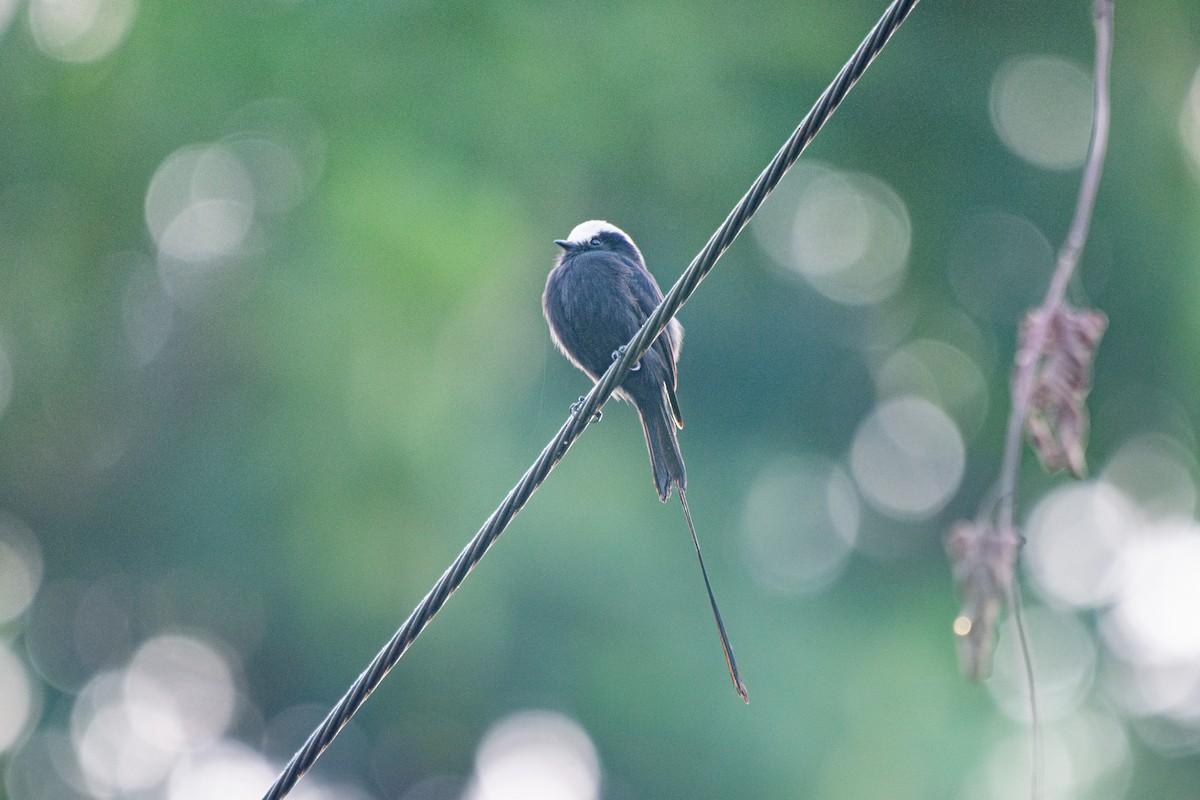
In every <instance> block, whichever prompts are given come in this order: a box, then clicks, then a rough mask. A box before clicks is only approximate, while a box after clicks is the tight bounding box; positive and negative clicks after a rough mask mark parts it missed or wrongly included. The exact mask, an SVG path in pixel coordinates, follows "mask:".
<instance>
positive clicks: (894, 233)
mask: <svg viewBox="0 0 1200 800" xmlns="http://www.w3.org/2000/svg"><path fill="white" fill-rule="evenodd" d="M760 216H761V221H760V222H758V223H756V224H755V225H754V227H753V230H754V231H755V234H756V236H757V237H758V240H759V242H760V244H762V246H763V248H764V249H765V250H766V251H767V253H768V254H769V255H770V256H771V257H772V259H773V260H774V261H775V262H776V263H777V264H778V265H779V266H780V267H781V268H782V271H783V272H784V274H787V275H790V276H794V277H799V278H802V279H803V280H804V281H805V282H807V284H808V285H809V286H811V287H812V288H813V289H814V290H816V291H817V292H819V293H820V294H822V295H824V296H825V297H827V298H829V299H830V300H833V301H835V302H838V303H843V304H847V305H871V304H875V303H879V302H881V301H882V300H885V299H887V298H888V297H890V296H891V295H892V294H893V293H895V291H896V290H897V289H899V288H900V286H901V285H902V284H903V282H904V278H905V276H906V274H907V271H908V257H909V251H910V249H911V245H912V225H911V222H910V220H909V215H908V209H907V206H906V205H905V203H904V201H903V200H902V199H901V198H900V196H899V195H898V194H897V193H896V192H895V190H893V189H892V188H891V187H890V186H888V185H887V184H886V183H884V182H883V181H881V180H879V179H878V178H876V177H874V176H872V175H867V174H864V173H858V172H848V171H843V170H837V169H833V168H831V167H828V166H825V165H822V164H819V163H816V162H807V163H804V164H800V165H797V166H796V167H795V168H794V169H793V170H792V172H791V174H790V175H789V176H788V177H787V178H786V179H785V180H784V181H783V182H782V183H781V184H780V186H779V188H778V189H776V191H775V192H774V194H773V195H772V199H771V201H770V205H769V206H766V207H764V210H763V213H762V214H761V215H760Z"/></svg>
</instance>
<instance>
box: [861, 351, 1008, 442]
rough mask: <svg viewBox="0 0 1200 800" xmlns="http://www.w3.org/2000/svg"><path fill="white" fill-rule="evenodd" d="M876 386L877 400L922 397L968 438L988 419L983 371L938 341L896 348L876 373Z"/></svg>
mask: <svg viewBox="0 0 1200 800" xmlns="http://www.w3.org/2000/svg"><path fill="white" fill-rule="evenodd" d="M875 385H876V388H877V390H878V391H877V394H878V395H879V396H880V397H894V396H898V395H905V394H908V395H916V396H919V397H924V398H925V399H926V400H929V401H930V402H932V403H934V404H936V405H937V406H938V407H939V408H942V409H943V410H945V411H946V412H947V413H949V414H950V415H951V416H953V417H954V420H955V422H957V423H958V426H959V428H960V430H963V431H964V432H969V433H971V434H973V433H974V432H975V431H977V430H978V429H979V427H980V425H982V424H983V420H984V417H985V416H986V415H987V406H988V402H987V401H988V397H987V379H986V378H985V377H984V374H983V370H982V369H980V367H979V365H978V364H977V363H976V362H975V360H974V359H973V358H971V357H970V356H968V355H967V354H966V353H964V352H963V351H962V350H960V349H958V348H957V347H955V346H954V345H952V344H949V343H947V342H943V341H940V340H937V339H918V340H916V341H912V342H908V343H907V344H905V345H902V346H901V347H899V348H897V349H896V350H895V351H894V352H893V353H892V354H891V355H890V356H888V359H887V361H885V362H884V363H883V364H882V365H881V366H880V367H879V369H878V370H877V371H876V373H875Z"/></svg>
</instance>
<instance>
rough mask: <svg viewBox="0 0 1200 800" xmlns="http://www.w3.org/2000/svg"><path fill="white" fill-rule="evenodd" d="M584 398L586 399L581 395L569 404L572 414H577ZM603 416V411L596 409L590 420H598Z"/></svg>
mask: <svg viewBox="0 0 1200 800" xmlns="http://www.w3.org/2000/svg"><path fill="white" fill-rule="evenodd" d="M584 400H587V398H586V397H583V396H582V395H581V396H580V398H579V399H578V400H576V401H575V402H574V403H572V404H571V413H572V414H576V415H577V414H579V409H581V408H582V407H583V401H584ZM603 417H604V413H603V412H602V411H600V409H596V413H595V414H592V418H591V420H590V422H599V421H600V420H601V419H602V418H603Z"/></svg>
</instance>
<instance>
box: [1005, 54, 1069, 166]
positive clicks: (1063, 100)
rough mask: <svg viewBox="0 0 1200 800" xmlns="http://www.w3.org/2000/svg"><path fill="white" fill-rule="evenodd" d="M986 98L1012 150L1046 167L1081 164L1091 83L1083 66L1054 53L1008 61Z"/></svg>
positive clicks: (1026, 159)
mask: <svg viewBox="0 0 1200 800" xmlns="http://www.w3.org/2000/svg"><path fill="white" fill-rule="evenodd" d="M990 101H991V102H990V111H991V117H992V126H993V127H994V128H995V129H996V134H997V135H998V136H999V137H1000V141H1001V142H1003V143H1004V146H1005V147H1007V148H1008V149H1009V150H1010V151H1012V152H1013V153H1014V154H1016V155H1017V156H1019V157H1021V158H1022V159H1024V160H1025V161H1028V162H1029V163H1031V164H1034V165H1036V166H1039V167H1045V168H1047V169H1057V170H1062V169H1071V168H1073V167H1078V166H1079V165H1080V164H1082V163H1083V159H1084V157H1085V156H1086V155H1087V144H1088V136H1089V134H1090V132H1091V126H1092V81H1091V79H1090V78H1089V77H1088V75H1087V73H1085V72H1084V71H1083V70H1082V69H1080V68H1079V67H1077V66H1076V65H1074V64H1072V63H1071V62H1069V61H1066V60H1064V59H1061V58H1056V57H1053V56H1034V55H1031V56H1022V57H1020V58H1015V59H1012V60H1010V61H1007V62H1005V63H1004V64H1003V65H1001V67H1000V69H998V70H997V71H996V74H995V76H994V77H993V78H992V87H991V95H990Z"/></svg>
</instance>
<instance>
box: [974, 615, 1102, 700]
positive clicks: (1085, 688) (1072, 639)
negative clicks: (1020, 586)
mask: <svg viewBox="0 0 1200 800" xmlns="http://www.w3.org/2000/svg"><path fill="white" fill-rule="evenodd" d="M1022 620H1023V623H1024V626H1025V637H1026V641H1027V642H1028V644H1029V649H1030V651H1031V653H1032V654H1033V658H1034V660H1035V662H1036V664H1037V704H1038V716H1039V717H1040V719H1041V720H1042V722H1043V723H1045V722H1048V721H1051V720H1056V719H1062V718H1065V717H1067V716H1070V715H1071V714H1073V713H1075V712H1076V711H1077V710H1079V709H1080V708H1081V707H1082V705H1083V703H1084V701H1085V700H1086V699H1087V696H1088V692H1089V691H1090V690H1091V688H1092V684H1093V682H1094V681H1095V677H1096V643H1095V640H1094V639H1093V638H1092V634H1091V632H1090V631H1089V630H1088V629H1087V628H1086V627H1084V625H1083V623H1082V622H1080V621H1079V620H1078V619H1077V618H1076V617H1075V616H1074V614H1072V613H1070V612H1066V613H1058V612H1054V611H1051V610H1050V609H1048V608H1046V607H1044V606H1029V607H1026V608H1025V609H1024V610H1023V611H1022ZM985 685H986V686H987V689H988V693H989V694H991V696H992V700H993V701H994V702H995V703H996V706H997V707H998V708H999V709H1000V710H1001V712H1003V713H1004V715H1005V716H1007V717H1009V718H1010V719H1014V720H1018V721H1022V722H1028V721H1029V719H1030V706H1029V682H1028V679H1027V676H1026V672H1025V662H1024V658H1023V656H1022V654H1021V642H1020V639H1019V638H1018V636H1017V635H1016V627H1015V625H1012V624H1006V625H1005V626H1004V627H1003V628H1002V629H1001V633H1000V638H999V640H998V641H997V643H996V653H995V657H994V658H993V665H992V677H991V679H990V680H988V681H987V683H986V684H985Z"/></svg>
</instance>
